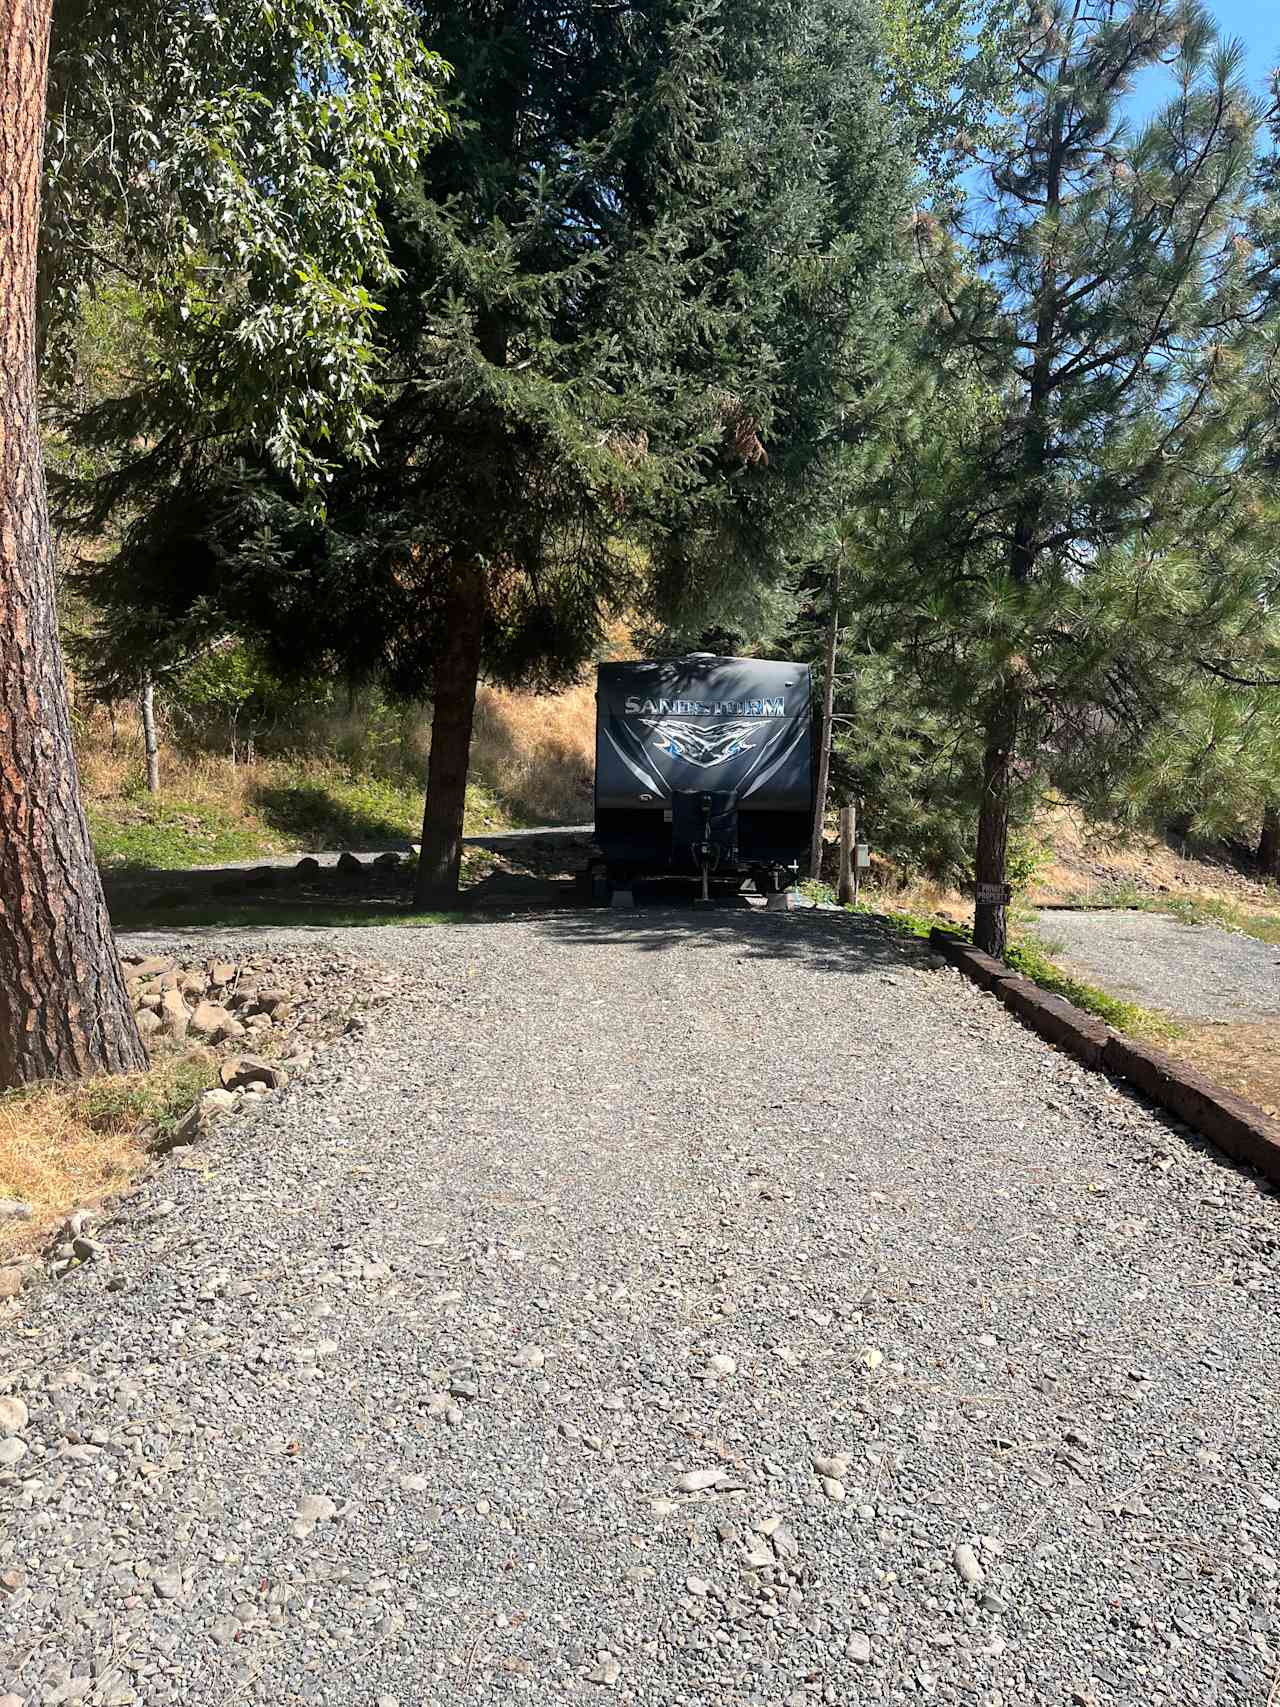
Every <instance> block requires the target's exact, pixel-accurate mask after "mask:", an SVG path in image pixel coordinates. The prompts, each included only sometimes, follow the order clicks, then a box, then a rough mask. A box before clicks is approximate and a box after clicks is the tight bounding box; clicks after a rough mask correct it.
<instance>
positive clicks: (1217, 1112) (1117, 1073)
mask: <svg viewBox="0 0 1280 1707" xmlns="http://www.w3.org/2000/svg"><path fill="white" fill-rule="evenodd" d="M929 940H930V942H931V943H932V945H933V947H934V948H935V949H937V951H938V953H939V954H941V955H942V956H943V957H944V958H945V959H947V960H949V961H950V962H951V964H952V965H953V966H955V967H957V968H958V969H959V970H960V971H961V972H962V973H963V974H964V976H965V977H966V978H971V979H972V980H973V982H974V983H975V984H978V985H980V986H981V987H982V988H983V989H984V990H990V991H991V992H992V994H993V995H995V996H997V997H998V998H999V999H1000V1000H1001V1001H1002V1002H1003V1003H1004V1005H1005V1006H1006V1007H1007V1008H1010V1009H1011V1010H1012V1011H1013V1012H1014V1013H1015V1014H1017V1016H1018V1018H1019V1019H1020V1020H1021V1021H1022V1022H1023V1024H1024V1025H1028V1026H1030V1027H1031V1029H1032V1031H1036V1032H1039V1034H1040V1036H1041V1037H1043V1038H1046V1039H1047V1040H1048V1041H1049V1042H1050V1043H1056V1044H1057V1045H1058V1047H1059V1048H1060V1049H1065V1050H1066V1052H1067V1053H1068V1054H1069V1055H1074V1056H1075V1058H1076V1060H1077V1061H1081V1062H1083V1063H1084V1065H1085V1066H1086V1067H1092V1068H1094V1069H1095V1070H1097V1071H1100V1072H1105V1073H1110V1074H1112V1075H1113V1077H1115V1078H1117V1079H1124V1080H1126V1081H1127V1082H1128V1083H1129V1084H1131V1085H1134V1086H1136V1087H1137V1089H1138V1090H1140V1091H1141V1092H1142V1093H1143V1094H1144V1095H1145V1096H1148V1097H1150V1099H1151V1101H1152V1102H1155V1103H1159V1105H1160V1107H1161V1108H1165V1109H1168V1111H1169V1113H1170V1114H1173V1115H1176V1116H1177V1118H1178V1119H1179V1120H1182V1121H1185V1122H1186V1124H1187V1125H1188V1126H1191V1127H1194V1129H1195V1130H1196V1131H1197V1132H1199V1133H1201V1134H1202V1136H1204V1137H1205V1138H1207V1139H1208V1140H1209V1142H1210V1143H1211V1144H1215V1145H1216V1146H1217V1147H1218V1149H1220V1150H1223V1151H1225V1152H1226V1154H1227V1155H1228V1156H1233V1157H1234V1158H1235V1159H1236V1160H1237V1161H1240V1162H1247V1163H1248V1164H1249V1165H1250V1166H1251V1167H1255V1168H1257V1170H1258V1172H1259V1173H1261V1174H1264V1175H1265V1176H1266V1177H1267V1179H1269V1180H1270V1181H1271V1182H1272V1183H1273V1184H1275V1185H1280V1121H1278V1120H1272V1119H1271V1118H1270V1116H1268V1115H1266V1114H1264V1113H1263V1112H1262V1110H1261V1109H1260V1108H1258V1107H1256V1106H1255V1105H1254V1104H1253V1103H1251V1102H1246V1101H1245V1100H1244V1098H1243V1097H1238V1096H1235V1095H1233V1094H1232V1092H1230V1091H1224V1090H1222V1089H1221V1088H1220V1087H1219V1086H1217V1085H1214V1084H1211V1083H1210V1082H1209V1080H1208V1079H1206V1078H1205V1077H1204V1076H1203V1075H1202V1074H1200V1073H1197V1072H1196V1070H1195V1069H1194V1067H1188V1066H1185V1065H1184V1064H1183V1063H1182V1062H1181V1061H1177V1060H1175V1059H1174V1057H1173V1056H1172V1055H1166V1054H1165V1052H1164V1051H1163V1050H1162V1049H1151V1048H1148V1047H1147V1045H1146V1044H1143V1043H1134V1042H1133V1041H1132V1040H1131V1039H1130V1038H1127V1037H1121V1036H1120V1034H1119V1033H1118V1032H1115V1031H1112V1029H1111V1027H1110V1026H1107V1025H1104V1024H1103V1023H1102V1021H1101V1020H1098V1019H1094V1018H1093V1017H1092V1016H1091V1015H1090V1014H1087V1013H1084V1012H1083V1011H1082V1010H1081V1009H1080V1008H1078V1007H1076V1006H1075V1005H1074V1004H1073V1003H1071V1002H1068V1001H1064V999H1063V998H1062V997H1061V996H1051V995H1050V994H1049V992H1048V991H1047V990H1042V989H1041V988H1040V986H1039V985H1038V984H1037V983H1035V982H1034V981H1033V980H1032V979H1030V978H1024V977H1023V976H1022V974H1021V973H1020V972H1015V971H1014V970H1013V969H1012V967H1009V966H1006V965H1005V964H1004V962H1003V961H1002V960H994V959H992V957H991V956H990V955H989V954H984V953H983V952H982V950H981V949H978V948H974V947H973V946H972V944H970V943H967V942H964V941H963V940H962V939H961V938H960V937H957V936H953V935H952V934H951V932H950V931H945V930H940V929H937V928H935V929H934V930H933V931H931V932H930V933H929Z"/></svg>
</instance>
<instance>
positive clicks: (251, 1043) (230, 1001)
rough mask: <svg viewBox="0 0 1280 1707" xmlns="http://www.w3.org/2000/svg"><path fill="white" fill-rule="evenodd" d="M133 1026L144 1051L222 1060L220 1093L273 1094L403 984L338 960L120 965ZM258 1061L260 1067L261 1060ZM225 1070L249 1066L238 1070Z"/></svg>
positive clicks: (159, 958)
mask: <svg viewBox="0 0 1280 1707" xmlns="http://www.w3.org/2000/svg"><path fill="white" fill-rule="evenodd" d="M121 965H122V968H123V971H124V976H125V985H126V988H127V989H128V991H129V996H130V999H131V1001H132V1003H133V1009H134V1012H135V1014H136V1015H137V1020H138V1027H139V1030H140V1031H141V1032H142V1034H143V1036H144V1038H145V1039H146V1040H147V1042H148V1044H149V1045H150V1046H151V1047H153V1048H154V1047H155V1046H156V1045H157V1044H159V1045H164V1044H165V1043H171V1044H182V1043H185V1044H192V1043H198V1044H203V1045H205V1046H206V1047H208V1048H210V1049H212V1050H214V1051H215V1052H216V1053H217V1054H218V1055H220V1056H221V1057H222V1058H223V1061H222V1069H221V1081H222V1086H223V1088H224V1089H226V1090H230V1091H236V1090H241V1089H252V1088H254V1087H255V1086H258V1087H260V1088H262V1089H264V1090H273V1089H275V1088H277V1086H278V1084H280V1083H282V1082H283V1076H282V1075H281V1074H280V1073H278V1072H276V1071H274V1069H270V1068H268V1067H267V1066H266V1065H265V1059H269V1060H270V1061H271V1062H278V1063H279V1067H280V1068H282V1069H283V1070H284V1074H287V1073H288V1072H289V1071H296V1070H301V1069H303V1068H305V1067H308V1066H310V1064H311V1062H312V1061H313V1060H314V1059H315V1057H316V1055H317V1054H318V1053H319V1052H320V1051H321V1050H322V1049H324V1048H325V1047H326V1046H327V1045H328V1044H329V1043H331V1042H332V1041H333V1039H334V1038H335V1037H340V1036H342V1035H343V1034H344V1033H345V1032H348V1031H355V1030H359V1029H361V1027H362V1026H363V1024H364V1015H365V1011H366V1010H367V1009H368V1008H370V1007H380V1006H382V1005H384V1004H385V1003H387V1002H389V1001H390V1000H391V999H392V998H393V997H394V996H395V995H396V994H397V993H398V991H399V990H400V989H401V987H402V986H403V985H404V984H405V982H406V978H405V975H404V974H401V973H397V972H396V971H395V970H394V969H392V968H387V967H379V968H377V969H376V970H372V969H370V968H369V967H367V966H357V965H356V964H355V963H353V962H351V961H346V960H334V959H308V958H306V957H303V956H299V955H280V954H260V955H252V956H249V957H247V958H245V959H242V960H236V961H232V960H221V959H217V958H213V959H207V960H193V959H187V958H181V957H179V956H176V955H146V956H130V957H127V958H125V959H124V960H122V962H121ZM264 1058H265V1059H264ZM233 1062H248V1063H250V1069H249V1070H246V1071H242V1070H241V1069H240V1068H238V1067H236V1066H234V1065H233V1064H232V1063H233Z"/></svg>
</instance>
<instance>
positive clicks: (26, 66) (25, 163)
mask: <svg viewBox="0 0 1280 1707" xmlns="http://www.w3.org/2000/svg"><path fill="white" fill-rule="evenodd" d="M50 6H51V0H0V1088H7V1087H10V1086H13V1085H21V1084H30V1083H32V1082H34V1081H36V1080H40V1079H54V1078H77V1077H81V1076H83V1075H84V1074H87V1073H114V1072H123V1071H125V1070H127V1069H130V1068H137V1067H144V1066H145V1065H146V1060H147V1057H146V1052H145V1050H144V1049H143V1047H142V1040H141V1038H140V1037H139V1036H138V1028H137V1026H136V1025H135V1023H134V1019H133V1011H132V1009H131V1008H130V1005H129V999H128V997H127V996H126V994H125V989H124V982H123V979H122V978H121V976H120V962H119V960H118V959H117V957H116V948H115V942H114V940H113V938H112V935H111V924H110V921H109V920H108V918H107V910H106V906H105V905H104V903H103V898H102V885H101V882H100V880H99V878H98V870H97V866H96V865H95V864H94V859H93V849H92V847H91V845H90V842H89V831H88V826H87V825H86V823H85V818H84V811H83V808H82V807H81V805H80V794H79V778H78V774H77V769H76V758H75V751H74V748H73V746H72V742H71V718H70V711H69V707H68V704H67V684H66V677H65V674H64V672H63V667H62V649H61V647H60V645H59V643H58V625H57V615H56V611H55V606H54V585H53V547H52V542H51V539H50V535H49V512H48V506H47V503H46V499H45V487H44V467H43V463H42V461H41V457H40V434H39V425H38V421H37V413H36V366H35V278H36V236H37V230H38V226H39V217H40V170H41V151H42V143H43V138H44V93H45V76H46V69H47V64H48V52H49V14H50Z"/></svg>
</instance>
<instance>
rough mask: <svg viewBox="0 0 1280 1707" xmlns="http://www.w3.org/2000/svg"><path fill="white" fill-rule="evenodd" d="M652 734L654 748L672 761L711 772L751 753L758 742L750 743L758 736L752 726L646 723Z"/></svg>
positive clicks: (669, 721)
mask: <svg viewBox="0 0 1280 1707" xmlns="http://www.w3.org/2000/svg"><path fill="white" fill-rule="evenodd" d="M645 721H646V723H647V724H648V727H649V728H650V729H651V730H652V731H653V737H654V738H653V745H654V746H655V747H657V749H658V750H659V752H662V753H666V754H667V755H668V756H669V757H670V758H673V759H683V760H684V761H685V762H686V764H691V765H697V766H698V768H699V770H710V769H711V767H712V766H713V765H722V764H724V763H726V761H727V760H729V759H733V758H736V757H737V756H738V754H739V753H745V752H749V751H750V750H751V748H753V747H754V746H755V744H756V743H755V742H754V741H753V740H751V739H749V737H750V736H752V735H754V734H755V732H756V729H755V725H754V724H752V723H711V724H707V723H702V724H699V723H683V722H677V721H674V720H671V719H666V720H664V721H662V722H653V721H650V720H649V719H647V718H646V719H645Z"/></svg>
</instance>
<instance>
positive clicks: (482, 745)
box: [471, 681, 596, 824]
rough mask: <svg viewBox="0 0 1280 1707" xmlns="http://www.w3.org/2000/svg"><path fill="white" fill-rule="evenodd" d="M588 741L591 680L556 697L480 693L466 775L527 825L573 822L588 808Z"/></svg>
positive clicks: (592, 726)
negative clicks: (468, 768)
mask: <svg viewBox="0 0 1280 1707" xmlns="http://www.w3.org/2000/svg"><path fill="white" fill-rule="evenodd" d="M595 743H596V694H595V683H594V681H584V682H580V683H578V684H577V686H575V687H571V688H568V689H567V690H566V691H565V692H564V693H558V694H540V695H532V694H518V693H507V692H505V691H503V690H502V689H500V688H484V689H482V690H481V693H480V699H479V702H478V704H477V706H476V725H475V735H474V737H473V739H472V743H471V766H472V771H473V774H474V775H475V777H476V779H477V780H478V781H479V782H481V783H483V784H484V785H485V786H486V787H487V788H489V789H491V790H492V792H493V793H494V794H496V795H497V796H498V797H499V799H501V800H504V801H507V802H509V803H510V805H511V806H512V807H513V808H514V809H515V810H516V811H517V812H518V814H519V815H520V816H521V817H522V818H525V819H527V820H528V821H529V822H530V823H536V824H581V823H584V822H586V821H588V820H590V818H591V815H592V811H593V789H594V783H595V765H596V751H595Z"/></svg>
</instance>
